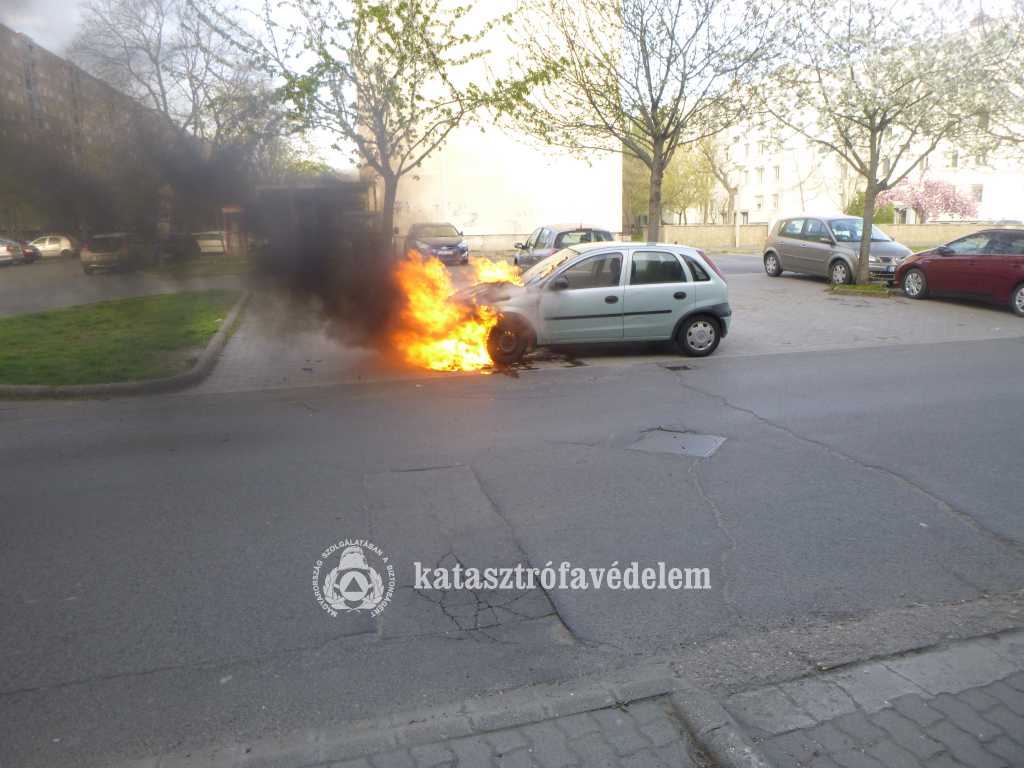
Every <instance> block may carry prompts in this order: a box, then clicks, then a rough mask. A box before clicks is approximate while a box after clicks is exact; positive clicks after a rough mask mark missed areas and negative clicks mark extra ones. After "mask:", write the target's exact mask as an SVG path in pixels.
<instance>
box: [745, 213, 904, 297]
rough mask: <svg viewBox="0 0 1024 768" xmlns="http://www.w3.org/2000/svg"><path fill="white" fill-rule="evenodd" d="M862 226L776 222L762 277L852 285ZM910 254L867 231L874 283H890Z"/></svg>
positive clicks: (826, 219) (851, 220)
mask: <svg viewBox="0 0 1024 768" xmlns="http://www.w3.org/2000/svg"><path fill="white" fill-rule="evenodd" d="M863 226H864V223H863V221H862V220H861V219H858V218H855V217H853V216H797V217H793V218H786V219H779V221H778V222H776V224H775V226H774V227H773V228H772V232H771V234H770V235H769V236H768V239H767V240H766V241H765V244H764V253H763V258H764V271H765V272H767V273H768V274H769V275H770V276H771V277H778V276H779V275H781V274H782V273H783V272H801V273H803V274H805V275H821V276H822V277H827V278H828V279H829V280H831V281H832V282H833V283H835V284H836V285H849V284H851V283H853V282H854V281H855V280H856V276H857V264H858V263H859V262H860V255H859V254H860V244H861V232H862V231H863ZM910 254H911V250H910V249H909V248H907V247H906V246H903V245H900V244H899V243H897V242H895V241H893V240H891V239H890V238H889V237H887V236H886V234H885V233H884V232H882V230H880V229H879V228H878V227H872V228H871V251H870V257H869V259H868V269H869V270H870V272H871V277H872V278H873V279H876V280H883V281H886V282H892V281H893V280H894V275H895V272H896V267H898V266H899V265H900V264H902V263H903V260H904V259H905V258H907V256H909V255H910Z"/></svg>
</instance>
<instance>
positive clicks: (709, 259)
mask: <svg viewBox="0 0 1024 768" xmlns="http://www.w3.org/2000/svg"><path fill="white" fill-rule="evenodd" d="M697 253H699V254H700V257H701V258H702V259H704V261H706V262H707V263H708V266H709V267H711V268H712V269H713V270H715V274H716V275H718V276H719V277H720V278H722V282H723V283H728V282H729V281H728V280H726V279H725V275H723V274H722V270H720V269H719V268H718V265H717V264H715V262H713V261H712V260H711V257H710V256H708V255H707V254H706V253H704V251H702V250H700V249H699V248H698V249H697Z"/></svg>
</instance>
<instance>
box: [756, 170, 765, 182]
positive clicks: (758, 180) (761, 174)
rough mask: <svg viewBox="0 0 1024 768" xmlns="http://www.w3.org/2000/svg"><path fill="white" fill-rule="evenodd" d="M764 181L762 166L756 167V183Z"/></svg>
mask: <svg viewBox="0 0 1024 768" xmlns="http://www.w3.org/2000/svg"><path fill="white" fill-rule="evenodd" d="M762 181H764V168H758V169H757V183H758V184H760V183H761V182H762Z"/></svg>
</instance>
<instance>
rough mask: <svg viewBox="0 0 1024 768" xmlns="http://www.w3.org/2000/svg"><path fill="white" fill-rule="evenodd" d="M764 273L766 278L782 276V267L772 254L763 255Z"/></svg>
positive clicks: (777, 258) (776, 257)
mask: <svg viewBox="0 0 1024 768" xmlns="http://www.w3.org/2000/svg"><path fill="white" fill-rule="evenodd" d="M764 271H765V273H766V274H767V275H768V277H778V276H779V275H781V274H782V265H781V264H780V263H779V257H778V256H777V255H776V254H774V253H766V254H765V255H764Z"/></svg>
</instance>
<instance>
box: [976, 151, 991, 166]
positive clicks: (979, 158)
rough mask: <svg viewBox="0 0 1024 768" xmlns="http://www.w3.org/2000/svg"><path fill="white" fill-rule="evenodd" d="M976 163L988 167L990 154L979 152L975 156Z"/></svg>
mask: <svg viewBox="0 0 1024 768" xmlns="http://www.w3.org/2000/svg"><path fill="white" fill-rule="evenodd" d="M974 162H975V163H977V164H978V165H988V154H986V153H985V152H979V153H978V154H977V155H975V156H974Z"/></svg>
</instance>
